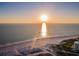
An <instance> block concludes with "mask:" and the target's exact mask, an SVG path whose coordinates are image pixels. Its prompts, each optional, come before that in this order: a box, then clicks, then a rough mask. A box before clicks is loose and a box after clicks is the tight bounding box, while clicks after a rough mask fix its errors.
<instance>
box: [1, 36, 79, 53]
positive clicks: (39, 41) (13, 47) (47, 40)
mask: <svg viewBox="0 0 79 59" xmlns="http://www.w3.org/2000/svg"><path fill="white" fill-rule="evenodd" d="M78 37H79V35H71V36H56V37H52V36H51V37H44V38H34V39H32V40H25V41H20V42H14V43H9V44H5V45H1V46H0V52H1V51H14V52H16V53H17V50H18V49H20V48H23V47H28V48H30V47H32V48H34V47H38V48H41V47H44V46H45V45H46V44H58V43H60V42H61V41H63V40H67V39H72V38H78Z"/></svg>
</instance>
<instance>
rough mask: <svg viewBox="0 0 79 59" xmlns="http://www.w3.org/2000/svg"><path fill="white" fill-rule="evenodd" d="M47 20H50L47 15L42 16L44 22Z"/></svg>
mask: <svg viewBox="0 0 79 59" xmlns="http://www.w3.org/2000/svg"><path fill="white" fill-rule="evenodd" d="M47 19H48V16H47V15H45V14H43V15H41V20H42V21H43V22H45V21H47Z"/></svg>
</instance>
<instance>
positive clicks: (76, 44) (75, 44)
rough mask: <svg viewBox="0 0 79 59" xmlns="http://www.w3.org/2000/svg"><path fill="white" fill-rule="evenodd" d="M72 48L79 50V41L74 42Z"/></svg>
mask: <svg viewBox="0 0 79 59" xmlns="http://www.w3.org/2000/svg"><path fill="white" fill-rule="evenodd" d="M74 49H75V50H79V41H75V42H74Z"/></svg>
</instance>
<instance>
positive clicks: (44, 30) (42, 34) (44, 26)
mask: <svg viewBox="0 0 79 59" xmlns="http://www.w3.org/2000/svg"><path fill="white" fill-rule="evenodd" d="M46 35H47V28H46V23H45V22H43V23H42V28H41V36H42V37H46Z"/></svg>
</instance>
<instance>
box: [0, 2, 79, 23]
mask: <svg viewBox="0 0 79 59" xmlns="http://www.w3.org/2000/svg"><path fill="white" fill-rule="evenodd" d="M42 14H46V15H47V16H48V21H47V22H48V23H79V3H78V2H0V23H41V20H40V16H41V15H42Z"/></svg>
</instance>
